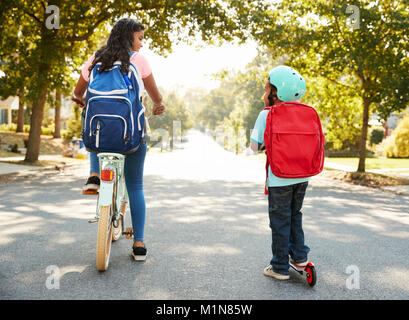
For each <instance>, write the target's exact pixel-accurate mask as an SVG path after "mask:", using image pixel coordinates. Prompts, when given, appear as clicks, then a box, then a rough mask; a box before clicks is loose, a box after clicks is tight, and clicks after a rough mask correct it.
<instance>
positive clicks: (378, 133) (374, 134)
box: [369, 128, 385, 145]
mask: <svg viewBox="0 0 409 320" xmlns="http://www.w3.org/2000/svg"><path fill="white" fill-rule="evenodd" d="M384 136H385V130H384V129H377V128H374V129H373V130H372V131H371V135H370V138H369V143H370V144H371V145H374V144H379V143H381V142H382V140H383V137H384Z"/></svg>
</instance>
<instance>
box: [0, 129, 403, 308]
mask: <svg viewBox="0 0 409 320" xmlns="http://www.w3.org/2000/svg"><path fill="white" fill-rule="evenodd" d="M188 139H189V141H188V142H187V143H186V144H184V145H183V148H181V149H179V150H176V151H174V152H167V153H153V152H152V153H149V154H148V156H147V159H146V165H145V180H144V186H145V198H146V204H147V217H146V226H145V242H146V245H147V248H148V257H147V260H146V261H145V262H135V261H133V260H132V259H131V257H130V252H131V246H132V241H130V240H127V239H126V238H125V237H123V238H121V239H120V240H119V241H117V242H115V243H113V246H112V252H111V259H110V264H109V268H108V270H107V271H105V272H102V273H101V272H98V271H97V269H96V265H95V259H96V257H95V249H96V232H97V224H88V222H87V221H88V220H89V219H92V218H93V217H94V216H95V205H96V198H95V197H93V196H83V195H82V194H81V188H82V185H83V184H84V183H85V180H86V177H87V173H88V168H87V166H82V167H77V168H67V169H66V170H63V171H60V172H57V171H52V172H51V171H50V172H45V173H43V174H36V175H33V176H32V177H30V179H20V180H17V181H14V182H12V183H7V184H0V299H2V300H5V299H7V300H9V299H11V300H15V299H40V300H43V299H51V300H52V299H68V300H76V299H96V300H98V299H169V300H190V299H199V300H202V299H216V300H218V299H227V300H230V299H235V300H241V299H249V300H253V299H254V300H259V299H263V300H266V299H267V300H269V299H297V300H319V299H322V300H327V299H336V300H338V299H345V300H356V299H370V300H378V299H408V298H409V272H408V267H407V262H408V261H407V258H408V238H409V228H408V227H409V197H407V196H401V195H396V194H393V193H390V192H384V191H381V190H376V189H370V188H366V187H360V186H352V185H349V184H344V183H342V182H339V181H333V180H330V179H327V178H325V177H324V176H323V175H319V176H317V177H314V178H313V179H312V180H311V182H310V186H309V188H308V190H307V194H306V198H305V202H304V206H303V215H304V221H303V222H304V233H305V238H306V244H307V245H308V246H309V247H310V248H311V252H310V256H309V258H310V260H311V261H313V262H314V263H315V264H316V269H317V274H318V281H317V284H316V286H315V287H313V288H310V287H309V286H308V285H307V284H306V281H305V279H303V278H302V277H301V276H299V275H298V274H296V273H294V272H292V271H291V272H290V276H291V279H290V280H288V281H278V280H275V279H271V278H268V277H265V276H264V275H263V268H264V267H265V266H266V265H267V264H268V263H269V261H270V259H271V249H270V241H271V235H270V229H269V226H268V224H269V222H268V213H267V199H266V197H265V196H264V194H263V182H264V179H265V176H264V175H265V171H264V163H262V162H260V161H259V160H258V159H256V158H255V157H251V156H247V157H246V156H235V155H233V154H231V153H228V152H226V151H224V150H223V149H222V148H220V147H219V146H218V145H217V144H216V143H215V142H213V141H212V139H211V138H209V137H206V136H203V135H202V134H199V133H198V132H194V133H192V135H190V136H189V137H188ZM127 225H128V226H129V225H130V214H129V211H128V213H127Z"/></svg>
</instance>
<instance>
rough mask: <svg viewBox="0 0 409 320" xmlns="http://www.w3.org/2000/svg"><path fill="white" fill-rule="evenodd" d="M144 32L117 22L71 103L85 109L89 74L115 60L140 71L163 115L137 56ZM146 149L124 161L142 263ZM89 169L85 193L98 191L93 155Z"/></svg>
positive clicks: (151, 79)
mask: <svg viewBox="0 0 409 320" xmlns="http://www.w3.org/2000/svg"><path fill="white" fill-rule="evenodd" d="M144 29H145V28H144V26H143V25H142V24H141V23H139V22H137V21H135V20H133V19H129V18H124V19H121V20H119V21H118V22H117V23H116V24H115V25H114V27H113V28H112V31H111V34H110V36H109V38H108V41H107V44H106V45H104V46H102V47H101V48H100V49H99V50H97V51H96V52H95V54H93V55H92V56H91V57H90V58H89V59H88V61H87V62H86V63H85V65H84V66H83V68H82V72H81V75H80V78H79V79H78V82H77V85H76V88H75V90H74V96H73V97H72V100H73V101H75V102H76V103H78V104H80V105H81V106H84V103H85V97H84V93H85V91H86V89H87V84H88V79H89V73H90V71H91V70H92V69H93V67H94V66H95V65H96V63H98V62H101V63H102V65H101V67H100V72H102V71H104V70H109V69H110V68H112V66H113V64H114V62H115V61H121V65H122V66H123V67H124V68H125V69H126V70H128V68H129V65H130V62H132V63H133V64H134V65H135V66H136V67H137V68H138V69H139V72H140V73H141V76H142V80H143V84H144V87H145V89H146V91H147V92H148V94H149V96H150V98H151V99H152V101H153V103H154V106H153V111H152V113H153V114H154V115H160V114H162V113H163V112H164V110H165V107H164V106H163V104H162V96H161V94H160V93H159V90H158V88H157V86H156V82H155V79H154V77H153V74H152V70H151V68H150V66H149V64H148V62H147V60H146V59H145V57H143V56H142V55H140V54H139V50H140V49H141V48H142V41H143V38H144ZM132 52H136V54H133V55H132V58H131V53H132ZM146 149H147V146H146V143H144V144H141V146H140V147H139V148H138V150H137V151H136V152H134V153H132V154H130V155H127V156H126V159H125V182H126V187H127V191H128V196H129V203H130V208H131V218H132V227H133V233H134V244H133V246H132V256H133V257H134V259H135V260H138V261H141V260H145V258H146V253H147V250H146V247H145V244H144V242H143V240H144V227H145V212H146V207H145V197H144V193H143V168H144V162H145V156H146ZM90 166H91V168H90V176H89V178H88V180H87V183H86V184H85V186H84V190H85V191H87V190H90V189H98V188H99V184H100V180H99V161H98V158H97V154H96V153H91V155H90Z"/></svg>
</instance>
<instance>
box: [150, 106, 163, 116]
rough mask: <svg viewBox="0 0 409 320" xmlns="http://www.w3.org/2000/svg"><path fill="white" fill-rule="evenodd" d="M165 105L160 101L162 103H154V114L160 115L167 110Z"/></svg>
mask: <svg viewBox="0 0 409 320" xmlns="http://www.w3.org/2000/svg"><path fill="white" fill-rule="evenodd" d="M165 109H166V108H165V106H164V105H163V104H162V103H160V104H154V105H153V110H152V114H153V115H154V116H159V115H161V114H162V113H163V112H164V111H165Z"/></svg>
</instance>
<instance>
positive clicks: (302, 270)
mask: <svg viewBox="0 0 409 320" xmlns="http://www.w3.org/2000/svg"><path fill="white" fill-rule="evenodd" d="M290 267H291V268H292V269H293V270H294V271H296V272H297V273H299V274H300V275H302V276H303V277H306V279H307V282H308V285H309V286H310V287H313V286H315V284H316V283H317V272H316V271H315V265H314V263H312V262H310V261H309V262H308V263H307V265H306V266H303V267H297V266H295V265H294V264H293V263H291V261H290Z"/></svg>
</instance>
